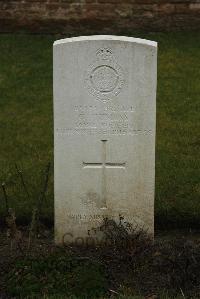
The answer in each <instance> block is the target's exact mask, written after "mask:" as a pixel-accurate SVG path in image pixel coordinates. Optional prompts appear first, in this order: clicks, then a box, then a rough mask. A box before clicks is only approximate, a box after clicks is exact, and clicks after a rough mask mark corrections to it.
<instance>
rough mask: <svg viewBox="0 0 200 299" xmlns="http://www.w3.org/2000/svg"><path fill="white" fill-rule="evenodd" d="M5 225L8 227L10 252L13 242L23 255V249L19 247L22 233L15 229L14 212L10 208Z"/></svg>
mask: <svg viewBox="0 0 200 299" xmlns="http://www.w3.org/2000/svg"><path fill="white" fill-rule="evenodd" d="M6 224H7V226H8V230H7V236H8V237H9V238H10V250H11V251H12V245H13V241H14V240H15V242H16V244H17V246H18V248H19V250H20V251H21V253H23V249H22V247H21V241H22V233H21V231H20V230H18V229H17V225H16V217H15V212H14V211H13V210H12V209H11V208H10V209H8V216H7V217H6Z"/></svg>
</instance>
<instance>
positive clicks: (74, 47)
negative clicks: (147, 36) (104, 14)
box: [54, 35, 157, 244]
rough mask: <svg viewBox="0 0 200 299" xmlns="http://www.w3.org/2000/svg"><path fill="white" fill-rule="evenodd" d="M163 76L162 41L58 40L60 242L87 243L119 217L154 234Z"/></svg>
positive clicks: (56, 149)
mask: <svg viewBox="0 0 200 299" xmlns="http://www.w3.org/2000/svg"><path fill="white" fill-rule="evenodd" d="M156 81H157V43H156V42H153V41H149V40H144V39H138V38H131V37H120V36H101V35H100V36H85V37H75V38H67V39H63V40H58V41H56V42H55V43H54V129H55V132H54V142H55V144H54V154H55V166H54V167H55V240H56V243H58V244H59V243H62V242H63V241H64V242H69V243H72V242H77V243H78V242H80V243H81V244H83V243H84V238H87V237H88V235H91V229H92V228H95V227H98V226H100V225H101V223H102V220H103V218H110V219H113V220H116V221H117V220H118V219H119V215H121V216H122V217H124V220H125V221H128V222H130V223H132V224H133V225H134V226H136V225H137V227H140V228H144V229H147V230H148V232H149V234H153V231H154V173H155V126H156ZM97 236H98V235H97ZM97 236H95V237H97Z"/></svg>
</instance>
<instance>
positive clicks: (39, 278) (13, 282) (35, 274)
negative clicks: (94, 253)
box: [7, 250, 108, 298]
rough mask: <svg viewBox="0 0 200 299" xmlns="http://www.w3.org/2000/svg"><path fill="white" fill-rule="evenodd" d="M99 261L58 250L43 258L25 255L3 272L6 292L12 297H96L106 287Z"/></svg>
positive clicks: (102, 268) (103, 292)
mask: <svg viewBox="0 0 200 299" xmlns="http://www.w3.org/2000/svg"><path fill="white" fill-rule="evenodd" d="M107 285H108V283H107V279H106V276H105V272H104V267H103V265H102V264H101V263H99V262H97V261H94V260H90V259H84V258H78V257H75V256H73V255H71V256H69V255H66V254H65V253H64V252H63V251H62V250H61V251H58V252H55V253H53V254H50V255H48V256H44V257H39V258H38V257H37V258H31V257H27V258H24V259H20V260H18V261H17V262H16V264H15V267H14V268H13V270H12V271H10V273H9V274H8V275H7V287H8V293H9V295H12V296H21V297H25V296H28V295H30V294H32V295H40V296H41V295H65V296H71V295H75V296H80V295H81V296H85V298H87V297H89V298H91V296H95V297H99V296H101V295H103V294H105V292H106V290H107Z"/></svg>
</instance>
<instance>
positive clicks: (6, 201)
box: [1, 183, 8, 214]
mask: <svg viewBox="0 0 200 299" xmlns="http://www.w3.org/2000/svg"><path fill="white" fill-rule="evenodd" d="M1 186H2V189H3V194H4V199H5V204H6V213H7V214H8V196H7V193H6V184H5V183H2V184H1Z"/></svg>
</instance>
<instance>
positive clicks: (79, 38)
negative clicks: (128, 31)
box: [54, 35, 157, 48]
mask: <svg viewBox="0 0 200 299" xmlns="http://www.w3.org/2000/svg"><path fill="white" fill-rule="evenodd" d="M101 40H104V41H121V42H129V43H136V44H140V45H147V46H151V47H155V48H156V47H157V42H155V41H151V40H147V39H142V38H135V37H128V36H117V35H89V36H77V37H71V38H64V39H59V40H56V41H55V42H54V46H56V45H60V44H65V43H72V42H83V41H101Z"/></svg>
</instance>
